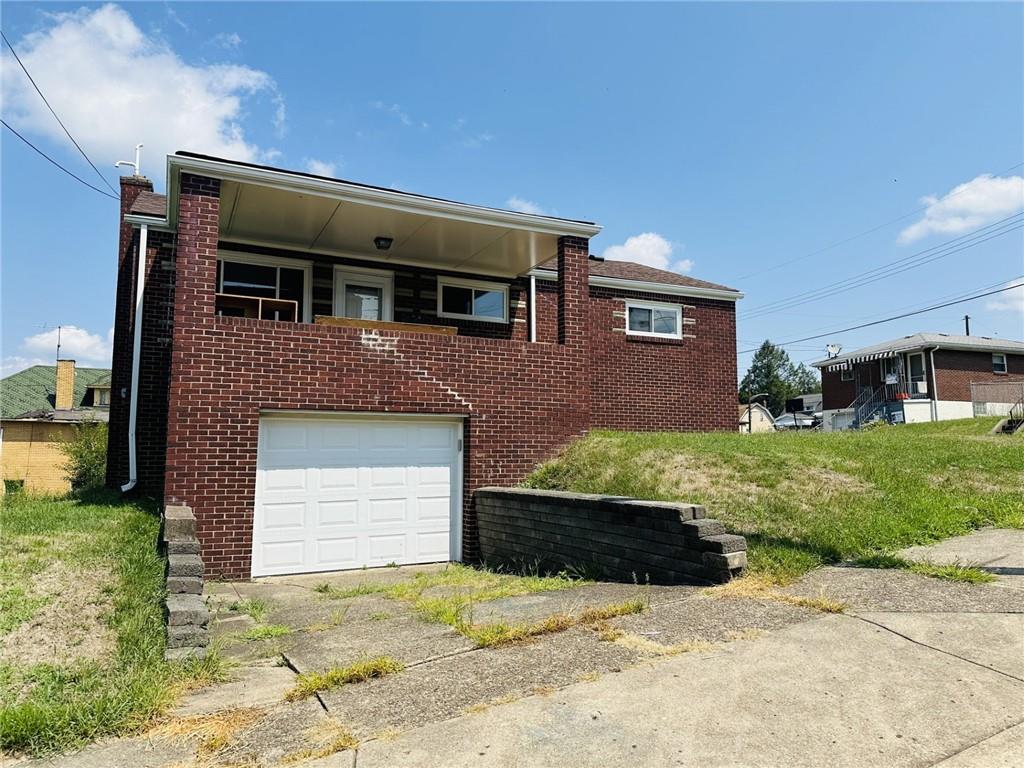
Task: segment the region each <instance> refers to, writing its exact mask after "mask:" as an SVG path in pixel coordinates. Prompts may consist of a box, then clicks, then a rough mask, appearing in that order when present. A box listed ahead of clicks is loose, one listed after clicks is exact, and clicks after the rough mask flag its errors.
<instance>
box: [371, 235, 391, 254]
mask: <svg viewBox="0 0 1024 768" xmlns="http://www.w3.org/2000/svg"><path fill="white" fill-rule="evenodd" d="M393 242H395V238H393V237H384V236H383V235H381V236H378V237H375V238H373V244H374V245H375V246H377V250H378V251H386V250H387V249H388V248H390V247H391V244H392V243H393Z"/></svg>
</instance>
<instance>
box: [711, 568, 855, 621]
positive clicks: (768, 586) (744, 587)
mask: <svg viewBox="0 0 1024 768" xmlns="http://www.w3.org/2000/svg"><path fill="white" fill-rule="evenodd" d="M777 586H778V582H777V581H776V580H775V579H772V578H770V577H767V576H763V575H759V574H747V575H746V576H743V577H742V578H739V579H733V580H732V581H730V582H729V583H728V584H721V585H719V586H717V587H709V588H707V589H705V590H704V594H705V595H709V596H711V597H717V598H723V599H733V600H735V599H744V598H746V599H750V600H772V601H774V602H777V603H787V604H789V605H797V606H800V607H801V608H810V609H812V610H815V611H821V612H822V613H842V612H843V611H845V610H846V604H845V603H843V602H840V601H839V600H834V599H832V598H830V597H828V596H826V595H825V594H821V595H818V597H801V596H799V595H790V594H787V593H785V592H780V591H779V590H778V589H777V588H776V587H777Z"/></svg>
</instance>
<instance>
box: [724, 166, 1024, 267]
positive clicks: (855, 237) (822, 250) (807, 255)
mask: <svg viewBox="0 0 1024 768" xmlns="http://www.w3.org/2000/svg"><path fill="white" fill-rule="evenodd" d="M1021 166H1024V163H1017V164H1016V165H1011V166H1010V167H1009V168H1007V169H1006V170H1003V171H1000V173H1009V172H1010V171H1014V170H1016V169H1018V168H1020V167H1021ZM966 191H967V190H966V189H961V190H960V191H959V192H952V193H950V194H949V195H946V197H945V199H947V200H948V199H949V198H951V197H956V196H957V195H962V194H963V193H964V192H966ZM927 210H928V206H927V205H925V206H922V207H921V208H917V209H915V210H913V211H911V212H910V213H905V214H903V215H902V216H897V217H896V218H895V219H890V220H889V221H886V222H884V223H882V224H879V225H878V226H875V227H872V228H871V229H865V230H864V231H863V232H858V233H857V234H855V235H851V236H850V237H847V238H845V239H843V240H839V241H837V242H835V243H832V244H831V245H826V246H825V247H824V248H819V249H818V250H816V251H811V252H810V253H805V254H804V255H803V256H797V257H796V258H793V259H789V260H788V261H783V262H780V263H778V264H776V265H774V266H771V267H765V268H764V269H759V270H757V271H756V272H748V273H747V274H745V275H740V276H739V277H732V278H729V280H731V281H734V282H735V281H739V280H746V279H747V278H748V277H756V276H757V275H763V274H765V273H766V272H773V271H774V270H776V269H781V268H782V267H788V266H789V265H790V264H796V263H797V262H798V261H805V260H806V259H809V258H811V257H812V256H817V255H818V254H821V253H825V251H831V250H832V249H833V248H838V247H839V246H841V245H846V244H847V243H851V242H853V241H854V240H858V239H860V238H862V237H864V236H866V235H870V234H873V233H875V232H877V231H878V230H880V229H885V228H886V227H889V226H892V225H893V224H895V223H896V222H899V221H903V220H904V219H909V218H910V217H911V216H916V215H917V214H919V213H921V212H923V211H927Z"/></svg>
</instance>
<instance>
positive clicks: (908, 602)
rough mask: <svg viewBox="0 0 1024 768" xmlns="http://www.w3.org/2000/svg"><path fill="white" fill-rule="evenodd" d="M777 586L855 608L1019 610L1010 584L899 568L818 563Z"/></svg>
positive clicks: (1021, 602)
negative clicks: (934, 575)
mask: <svg viewBox="0 0 1024 768" xmlns="http://www.w3.org/2000/svg"><path fill="white" fill-rule="evenodd" d="M781 591H783V592H786V593H788V594H792V595H800V596H803V597H818V596H820V595H826V596H827V597H830V598H833V599H836V600H840V601H842V602H844V603H846V604H847V606H848V607H849V608H850V609H851V610H858V611H901V612H903V611H925V612H940V613H941V612H950V613H975V612H977V613H1024V599H1022V597H1021V595H1020V594H1019V593H1018V592H1016V591H1014V590H1008V589H993V587H992V585H990V584H967V583H964V582H957V581H944V580H942V579H936V578H932V577H930V576H922V575H921V574H917V573H910V572H909V571H901V570H883V569H875V568H855V567H852V566H831V567H826V568H818V569H817V570H815V571H811V572H810V573H809V574H807V575H806V576H804V577H803V578H802V579H800V580H799V581H798V582H796V583H795V584H793V585H791V586H789V587H786V588H784V589H783V590H781Z"/></svg>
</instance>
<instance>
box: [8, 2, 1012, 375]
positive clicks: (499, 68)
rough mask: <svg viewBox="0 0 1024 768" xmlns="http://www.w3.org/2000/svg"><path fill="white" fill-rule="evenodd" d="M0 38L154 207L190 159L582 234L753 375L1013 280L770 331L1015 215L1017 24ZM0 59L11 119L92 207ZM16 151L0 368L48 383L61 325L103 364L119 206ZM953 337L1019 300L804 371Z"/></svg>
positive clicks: (16, 22) (1006, 253)
mask: <svg viewBox="0 0 1024 768" xmlns="http://www.w3.org/2000/svg"><path fill="white" fill-rule="evenodd" d="M3 29H4V32H5V34H6V35H7V37H8V39H9V40H10V41H11V42H12V43H13V44H14V46H15V48H16V49H17V50H18V52H19V54H20V55H21V56H22V59H23V61H24V62H25V64H26V65H27V66H28V68H29V70H30V71H31V72H32V74H33V77H35V79H36V81H37V82H38V83H39V85H40V86H41V88H42V89H43V91H44V93H46V94H47V97H48V98H49V99H50V101H51V104H52V105H53V107H54V108H55V109H56V110H57V112H58V114H60V115H61V117H62V119H64V121H65V123H66V124H67V126H68V128H69V129H70V130H71V132H72V133H73V134H74V135H75V137H76V138H77V139H78V140H79V143H80V144H82V146H83V147H84V148H85V150H86V151H87V152H88V153H89V155H90V156H91V157H92V159H93V160H94V161H95V162H96V164H97V166H99V168H100V169H101V170H102V171H103V172H104V175H105V176H106V177H107V179H108V180H109V181H111V183H115V185H116V175H117V172H116V171H115V170H114V169H113V167H112V166H113V163H114V161H115V160H119V159H129V158H130V157H131V153H132V146H133V145H134V144H135V143H136V142H143V143H145V144H146V149H145V150H144V155H143V170H144V172H146V173H147V174H148V175H150V176H152V177H153V178H154V180H155V181H156V183H157V186H158V189H159V188H162V186H163V178H162V177H163V172H164V161H163V159H162V158H161V157H158V155H159V154H160V153H162V152H166V151H173V150H175V149H179V148H180V149H193V150H197V151H207V152H211V153H214V154H218V153H220V154H231V155H233V156H236V157H239V158H242V159H251V160H256V161H262V162H270V163H272V164H275V165H280V166H284V167H288V168H300V169H304V168H309V169H314V170H318V171H320V172H326V173H334V174H336V175H338V176H341V177H344V178H349V179H353V180H357V181H363V182H368V183H374V184H381V185H390V186H395V187H398V188H401V189H405V190H409V191H416V192H422V193H426V194H431V195H437V196H441V197H449V198H454V199H459V200H464V201H467V202H474V203H481V204H486V205H495V206H503V207H519V208H524V209H535V210H540V211H544V212H546V213H551V214H555V215H562V216H568V217H574V218H586V219H592V220H596V221H598V222H599V223H601V224H602V225H604V227H605V229H604V231H603V232H602V233H601V235H599V236H598V237H597V238H596V239H595V240H594V241H593V242H592V250H593V251H594V252H596V253H604V252H606V251H607V252H608V255H609V256H615V257H621V258H632V259H637V260H642V261H645V262H646V263H650V264H653V265H657V266H664V267H666V268H670V269H676V270H679V271H684V272H685V271H688V272H689V273H690V274H692V275H693V276H695V277H700V278H703V279H706V280H711V281H715V282H721V283H726V284H729V285H733V286H735V287H738V288H740V289H742V290H743V291H744V292H745V293H746V295H747V298H745V299H744V300H743V301H742V302H740V307H739V312H740V322H739V339H740V341H739V348H740V349H741V350H746V349H748V348H750V347H753V346H756V345H757V344H758V343H759V342H760V341H761V340H763V339H765V338H771V339H772V340H774V341H787V340H790V339H795V338H799V337H803V336H808V335H812V334H815V333H820V332H824V331H830V330H833V329H839V328H844V327H846V326H849V325H854V324H856V323H857V322H861V321H867V320H873V319H876V318H880V317H885V316H888V315H892V314H896V313H898V312H900V311H906V310H909V309H914V308H917V307H921V306H927V305H929V304H931V303H934V302H936V301H938V300H941V299H945V298H947V297H951V296H954V295H960V294H966V293H968V292H971V291H972V289H975V288H978V289H981V288H985V287H989V286H996V285H997V284H1006V283H1007V281H1010V280H1011V279H1012V278H1015V277H1018V276H1020V275H1024V255H1022V254H1024V233H1022V231H1021V230H1019V229H1017V230H1015V231H1008V232H1006V233H1005V234H1002V235H1001V236H999V237H994V238H993V239H991V240H989V241H988V242H985V243H982V244H979V245H977V246H976V247H972V248H970V249H967V250H964V251H962V252H960V253H951V254H949V255H948V256H946V257H944V258H940V259H936V260H935V261H933V262H932V263H929V264H926V265H923V266H920V267H917V268H915V269H912V270H908V271H907V272H904V273H903V274H900V275H895V276H892V277H889V278H887V279H884V280H879V281H877V282H875V283H872V284H871V285H867V286H864V287H861V288H858V289H854V290H850V291H844V292H841V293H838V294H836V295H834V296H831V297H829V298H827V299H825V300H822V301H817V302H811V303H807V304H802V305H798V306H793V307H789V308H785V309H784V310H782V311H772V312H768V313H766V312H765V310H766V309H775V308H777V305H775V306H773V305H772V302H777V301H779V300H782V299H785V298H787V297H789V296H792V295H794V294H799V293H801V292H805V291H809V290H811V289H815V288H818V287H820V286H823V285H826V284H830V283H834V282H836V281H840V280H844V279H846V278H848V277H850V276H852V275H855V274H857V273H861V272H864V271H866V270H870V269H874V268H876V267H881V266H883V265H885V264H887V263H889V262H892V261H895V260H897V259H904V258H906V257H909V256H911V255H912V254H915V253H917V252H919V251H922V250H924V249H927V248H932V247H935V246H938V245H940V244H942V243H944V242H946V241H948V240H950V239H952V238H955V237H961V236H964V235H967V234H969V233H970V232H972V231H975V230H976V229H978V228H979V227H982V226H986V225H991V224H992V223H993V222H996V221H998V220H1001V219H1005V218H1006V217H1009V216H1012V215H1014V214H1016V213H1019V212H1020V211H1021V210H1022V209H1024V179H1021V178H1020V177H1021V175H1022V174H1024V166H1022V165H1021V164H1022V163H1024V6H1022V5H1021V4H1019V3H1015V4H1009V3H1006V4H962V5H960V4H863V5H854V4H805V3H801V4H769V3H764V4H753V5H748V4H651V5H639V4H631V5H619V4H578V3H567V4H557V5H552V4H541V3H535V4H521V5H504V4H502V5H498V4H450V5H440V4H418V5H406V4H377V5H355V4H326V3H311V4H291V5H279V4H272V3H258V4H250V3H244V4H243V3H233V4H209V3H187V4H186V3H174V4H163V3H145V4H122V5H107V6H101V5H89V6H83V5H81V4H56V3H47V4H31V3H17V4H11V3H4V4H3ZM3 55H4V58H3V95H4V108H3V112H4V119H5V120H7V121H8V122H9V123H11V124H12V125H13V126H14V127H15V128H17V129H18V130H19V132H21V133H22V134H23V135H25V136H26V138H29V139H30V140H31V141H33V142H34V143H36V144H37V146H39V147H40V148H41V149H43V150H44V151H46V152H47V153H49V154H51V155H52V156H53V157H54V158H55V159H57V160H58V161H60V162H61V163H63V164H65V165H66V166H67V167H69V168H70V169H72V170H73V171H75V172H76V173H77V174H79V175H80V176H82V177H83V178H85V179H86V180H88V181H90V182H93V183H97V184H100V182H99V180H98V179H97V178H96V177H95V176H94V175H92V174H93V171H92V169H90V168H89V167H88V165H87V164H86V163H85V161H84V160H83V159H82V158H81V157H80V156H79V155H78V154H77V153H76V151H75V150H74V148H73V147H72V146H71V144H70V142H69V141H68V140H67V139H66V138H64V137H63V134H62V133H61V131H60V128H59V126H57V124H56V122H55V121H54V120H53V118H52V116H50V115H49V113H48V112H46V110H45V107H43V106H42V103H41V102H40V101H39V99H38V96H37V95H36V94H35V93H34V91H32V90H31V88H30V86H28V85H27V81H26V80H25V78H24V75H23V73H22V72H21V71H20V70H19V69H18V68H17V65H16V64H14V62H13V61H12V60H11V58H10V55H9V52H8V51H7V49H6V48H5V49H4V54H3ZM2 151H3V165H2V201H0V202H2V206H3V211H2V212H3V230H2V249H3V264H2V277H3V286H2V300H3V313H2V319H3V332H2V344H3V349H2V357H3V364H4V368H5V371H11V370H14V369H16V368H18V367H21V366H24V365H27V364H29V363H31V362H34V361H37V360H38V361H49V360H51V359H52V358H53V354H54V353H53V349H52V347H53V341H54V338H53V336H54V330H53V329H54V328H55V326H57V325H58V324H63V325H65V326H69V325H70V326H74V329H73V330H72V331H69V332H66V333H65V352H66V353H69V354H73V355H75V356H76V357H78V358H79V360H81V361H82V362H83V363H90V364H102V363H105V362H106V359H107V358H106V356H107V355H108V350H109V329H110V327H111V325H112V322H113V298H114V280H115V260H116V242H117V208H116V203H115V202H114V201H112V200H110V199H108V198H105V197H102V196H100V195H99V194H97V193H95V192H93V191H91V190H89V189H86V188H85V187H83V186H81V185H79V184H78V183H77V182H75V181H73V180H72V179H69V178H68V177H67V176H65V175H63V174H62V173H60V172H59V171H58V170H56V169H54V168H53V167H52V166H49V165H48V164H47V163H46V162H45V161H44V160H42V159H41V158H40V157H39V156H38V155H35V154H34V153H33V152H32V151H31V150H30V149H28V148H27V147H25V146H24V145H23V144H21V143H20V142H19V141H18V140H17V139H16V138H14V137H12V136H11V134H10V133H9V132H7V131H6V130H4V132H3V139H2ZM100 186H102V184H100ZM894 220H895V221H894ZM1011 221H1017V220H1011ZM887 222H891V223H888V224H887V225H886V226H879V225H882V224H885V223H887ZM875 228H877V229H875ZM871 229H875V231H873V232H871V233H870V234H867V235H864V236H861V237H856V238H854V239H852V240H849V242H846V243H844V244H842V245H839V246H837V247H829V246H832V245H833V244H835V243H837V242H840V241H844V240H848V239H849V238H851V237H852V236H854V235H858V234H859V233H863V232H865V231H867V230H871ZM991 231H992V232H998V231H1001V230H991ZM1002 231H1004V230H1002ZM826 248H827V250H823V251H822V249H826ZM816 251H821V252H820V253H817V254H816V255H814V256H810V257H807V255H808V254H811V253H814V252H816ZM932 253H933V254H936V255H937V254H939V253H942V252H939V251H936V252H932ZM1017 282H1019V281H1017ZM758 310H760V312H759V311H758ZM965 312H967V313H969V314H970V315H971V316H972V318H973V319H972V322H971V328H972V332H974V333H977V334H985V335H1000V336H1004V337H1016V338H1022V337H1024V291H1015V292H1012V293H1003V294H1000V295H997V296H993V297H990V298H988V299H980V300H977V301H973V302H971V303H970V304H965V305H960V306H956V307H950V308H948V309H945V310H941V311H937V312H933V313H930V314H927V315H922V316H918V317H913V318H908V319H906V320H902V321H897V322H893V323H890V324H886V325H882V326H878V327H874V328H870V329H865V330H863V331H856V332H849V333H845V334H831V335H829V336H828V337H827V338H823V339H821V340H815V341H811V342H804V343H800V344H795V345H792V346H791V347H790V352H791V355H792V357H793V358H794V359H795V360H812V359H817V358H819V357H821V356H822V350H823V348H824V345H825V343H826V342H830V341H832V342H838V343H841V344H843V346H844V347H845V348H847V349H852V348H854V347H856V346H860V345H862V344H867V343H872V342H875V341H880V340H883V339H887V338H893V337H897V336H900V335H903V334H907V333H913V332H916V331H920V330H926V331H941V332H960V331H961V329H962V327H963V323H962V320H960V318H961V317H962V315H963V314H964V313H965ZM749 357H750V356H749V354H744V355H741V356H740V369H741V372H742V370H744V369H745V368H746V365H747V363H748V362H749Z"/></svg>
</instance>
